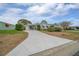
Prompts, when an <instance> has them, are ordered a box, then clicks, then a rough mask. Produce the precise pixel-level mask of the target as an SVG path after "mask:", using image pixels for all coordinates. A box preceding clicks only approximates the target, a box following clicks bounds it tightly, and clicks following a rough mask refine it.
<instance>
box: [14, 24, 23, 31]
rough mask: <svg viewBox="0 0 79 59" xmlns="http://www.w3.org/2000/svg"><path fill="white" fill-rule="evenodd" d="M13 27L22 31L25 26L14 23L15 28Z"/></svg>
mask: <svg viewBox="0 0 79 59" xmlns="http://www.w3.org/2000/svg"><path fill="white" fill-rule="evenodd" d="M15 29H16V30H18V31H22V30H24V29H25V27H24V26H23V25H22V24H16V28H15Z"/></svg>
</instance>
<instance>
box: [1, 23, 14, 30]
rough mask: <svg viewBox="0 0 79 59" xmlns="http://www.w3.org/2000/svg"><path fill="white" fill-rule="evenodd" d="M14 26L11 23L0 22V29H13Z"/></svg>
mask: <svg viewBox="0 0 79 59" xmlns="http://www.w3.org/2000/svg"><path fill="white" fill-rule="evenodd" d="M14 29H15V26H14V25H12V24H8V23H4V22H0V30H14Z"/></svg>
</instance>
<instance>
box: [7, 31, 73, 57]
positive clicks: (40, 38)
mask: <svg viewBox="0 0 79 59" xmlns="http://www.w3.org/2000/svg"><path fill="white" fill-rule="evenodd" d="M28 32H29V36H28V38H26V39H25V40H24V41H23V42H22V43H21V44H19V45H18V46H17V47H16V48H14V49H13V50H12V51H11V52H10V53H8V54H7V55H8V56H27V55H32V54H35V53H38V52H41V51H44V50H47V49H50V48H55V47H58V46H61V45H64V44H68V43H70V42H73V41H72V40H68V39H64V38H59V37H55V36H50V35H47V34H44V33H42V32H39V31H35V30H30V31H28Z"/></svg>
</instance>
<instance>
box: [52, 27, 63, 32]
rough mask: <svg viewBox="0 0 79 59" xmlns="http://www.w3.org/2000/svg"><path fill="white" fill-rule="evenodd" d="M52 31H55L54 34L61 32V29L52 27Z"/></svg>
mask: <svg viewBox="0 0 79 59" xmlns="http://www.w3.org/2000/svg"><path fill="white" fill-rule="evenodd" d="M53 31H55V32H61V31H62V28H61V27H53Z"/></svg>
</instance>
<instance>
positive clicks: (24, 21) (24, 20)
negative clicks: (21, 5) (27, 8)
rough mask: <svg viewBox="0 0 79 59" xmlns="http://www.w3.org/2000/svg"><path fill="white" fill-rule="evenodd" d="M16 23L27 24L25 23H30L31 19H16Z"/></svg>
mask: <svg viewBox="0 0 79 59" xmlns="http://www.w3.org/2000/svg"><path fill="white" fill-rule="evenodd" d="M18 24H23V25H27V24H32V23H31V21H28V20H27V19H20V20H19V21H18Z"/></svg>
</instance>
